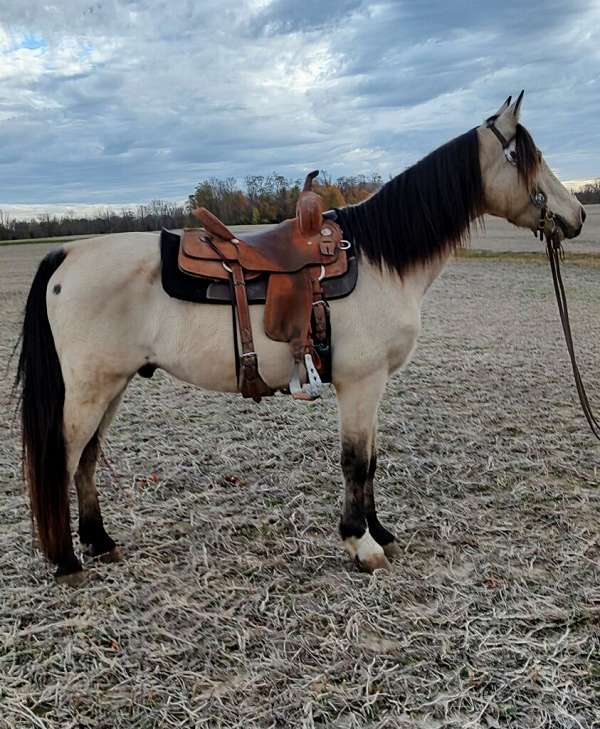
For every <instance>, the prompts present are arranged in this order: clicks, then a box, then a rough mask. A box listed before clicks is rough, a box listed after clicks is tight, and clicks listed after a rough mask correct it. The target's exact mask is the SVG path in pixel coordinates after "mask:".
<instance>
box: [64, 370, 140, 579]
mask: <svg viewBox="0 0 600 729" xmlns="http://www.w3.org/2000/svg"><path fill="white" fill-rule="evenodd" d="M125 385H126V380H124V379H122V378H118V379H117V378H115V379H113V380H112V381H111V382H110V384H109V383H107V384H105V385H104V386H101V385H100V384H99V381H97V382H88V383H85V384H84V383H65V402H64V411H63V432H64V437H65V448H66V456H67V478H68V482H69V483H72V482H73V481H74V480H75V475H76V474H77V471H78V468H79V464H80V462H81V460H82V456H83V454H84V452H85V451H86V447H87V446H88V444H89V443H90V441H93V439H94V437H95V434H96V431H97V430H98V428H99V427H100V425H101V423H102V420H103V418H104V416H105V414H106V411H107V409H108V407H109V405H110V404H111V402H112V401H113V400H114V398H115V397H117V396H118V395H119V393H120V392H121V391H122V390H123V389H124V387H125ZM93 456H94V448H93V445H92V446H91V447H90V450H88V452H87V455H86V458H84V463H83V474H89V470H90V469H91V468H93V466H95V458H93ZM79 481H80V483H83V482H85V481H86V479H85V476H83V480H82V479H81V478H80V479H79ZM94 490H95V485H94ZM98 513H99V510H98ZM67 529H68V530H69V542H70V527H67ZM109 539H110V537H109ZM65 554H66V557H65V559H60V560H58V562H57V570H56V578H57V580H58V581H59V582H66V583H71V584H77V583H79V582H81V579H82V575H81V564H80V562H79V560H78V559H76V558H75V557H74V555H73V549H72V547H71V549H70V552H68V551H65ZM71 556H72V557H73V558H71Z"/></svg>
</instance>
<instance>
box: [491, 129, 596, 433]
mask: <svg viewBox="0 0 600 729" xmlns="http://www.w3.org/2000/svg"><path fill="white" fill-rule="evenodd" d="M488 129H490V130H491V131H492V132H493V133H494V134H495V136H496V138H497V139H498V141H499V142H500V144H501V145H502V148H503V150H504V154H505V156H506V159H507V161H508V162H510V163H511V164H513V165H514V164H516V160H515V158H514V156H513V154H512V152H511V150H510V149H509V147H510V145H511V143H512V141H513V139H514V137H513V139H509V140H507V139H506V137H505V136H504V135H503V134H502V132H500V131H499V129H498V128H497V127H496V126H495V125H494V120H493V119H491V120H490V121H488ZM529 199H530V202H531V203H532V205H534V206H535V207H536V208H538V209H539V211H540V219H539V222H538V227H537V230H535V231H534V233H533V234H534V235H535V236H536V238H537V237H538V235H539V238H540V240H541V241H543V240H544V238H545V239H546V253H547V255H548V260H549V261H550V270H551V271H552V282H553V284H554V293H555V294H556V303H557V304H558V313H559V315H560V322H561V324H562V328H563V332H564V335H565V342H566V344H567V350H568V352H569V359H570V360H571V368H572V369H573V377H574V378H575V387H576V388H577V395H578V396H579V402H580V403H581V409H582V410H583V414H584V415H585V418H586V420H587V422H588V425H589V426H590V430H591V431H592V433H593V435H594V436H595V437H596V438H597V439H598V440H600V422H599V421H598V419H597V418H596V416H595V415H594V412H593V410H592V406H591V405H590V401H589V398H588V396H587V392H586V390H585V386H584V384H583V380H582V379H581V373H580V371H579V366H578V364H577V358H576V356H575V345H574V344H573V334H572V332H571V322H570V319H569V308H568V304H567V294H566V291H565V286H564V284H563V280H562V274H561V270H560V263H561V261H562V260H564V250H563V247H562V243H561V240H560V234H559V228H560V225H561V220H560V217H558V216H557V215H555V214H554V213H553V212H552V211H551V210H550V208H549V207H548V205H547V198H546V195H545V194H544V192H543V191H541V190H539V189H538V190H536V191H533V192H531V194H530V195H529Z"/></svg>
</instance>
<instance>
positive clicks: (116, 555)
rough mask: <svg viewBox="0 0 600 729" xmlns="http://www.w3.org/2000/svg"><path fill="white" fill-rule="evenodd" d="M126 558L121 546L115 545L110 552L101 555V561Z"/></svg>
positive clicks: (118, 560) (115, 560)
mask: <svg viewBox="0 0 600 729" xmlns="http://www.w3.org/2000/svg"><path fill="white" fill-rule="evenodd" d="M123 558H124V555H123V550H122V549H121V547H113V548H112V549H111V550H110V552H104V554H100V555H99V559H100V561H101V562H122V561H123Z"/></svg>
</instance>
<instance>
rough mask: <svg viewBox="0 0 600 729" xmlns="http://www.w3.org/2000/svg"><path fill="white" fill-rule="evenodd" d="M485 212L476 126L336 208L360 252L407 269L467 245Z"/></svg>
mask: <svg viewBox="0 0 600 729" xmlns="http://www.w3.org/2000/svg"><path fill="white" fill-rule="evenodd" d="M483 211H484V202H483V186H482V180H481V168H480V166H479V140H478V136H477V130H476V129H472V130H471V131H469V132H467V133H466V134H462V135H461V136H460V137H456V139H453V140H452V141H450V142H448V143H447V144H444V145H443V146H442V147H440V148H439V149H436V150H435V151H434V152H431V153H430V154H428V155H427V157H425V158H424V159H422V160H421V161H420V162H417V163H416V164H415V165H413V166H412V167H409V168H408V169H407V170H406V171H404V172H402V173H401V174H399V175H397V176H396V177H394V178H393V179H392V180H390V181H389V182H387V183H386V184H385V185H384V186H383V187H382V188H381V189H380V190H378V192H376V193H375V194H374V195H372V196H371V197H370V198H368V199H367V200H365V201H364V202H362V203H359V204H358V205H350V206H348V207H345V208H340V209H339V210H338V211H337V213H338V222H339V224H340V225H341V227H342V230H343V231H344V236H345V237H346V238H348V239H349V240H351V241H353V242H354V244H355V246H356V249H357V251H358V252H359V254H361V255H362V254H364V255H365V256H366V257H367V258H368V259H369V261H371V262H373V263H376V264H378V265H380V266H386V267H387V268H389V269H391V270H394V271H397V272H398V273H400V274H402V273H404V272H405V271H407V270H408V269H410V268H412V267H413V266H414V265H415V264H419V263H426V262H427V261H430V260H432V259H433V258H436V257H439V256H441V255H443V254H444V253H446V252H447V251H449V250H453V249H454V248H456V247H458V246H461V245H463V243H464V242H465V241H466V240H467V239H468V238H469V234H470V225H471V223H472V222H473V221H474V220H475V219H476V218H479V217H480V216H481V215H482V214H483Z"/></svg>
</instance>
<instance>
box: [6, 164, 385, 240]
mask: <svg viewBox="0 0 600 729" xmlns="http://www.w3.org/2000/svg"><path fill="white" fill-rule="evenodd" d="M319 179H320V181H319V182H318V183H314V184H313V189H314V190H315V191H316V192H318V193H319V194H320V195H322V197H323V201H324V205H325V208H326V209H327V208H333V207H342V206H343V205H349V204H352V203H357V202H361V201H362V200H364V199H365V198H367V197H368V196H369V195H371V194H372V193H373V192H375V190H378V189H379V187H381V185H382V182H383V181H382V179H381V177H380V176H379V175H371V176H370V177H366V176H364V175H359V176H355V177H338V178H337V179H336V180H335V181H334V180H333V179H332V178H330V177H329V176H328V175H322V176H321V177H320V178H319ZM302 185H303V181H301V180H289V179H288V178H286V177H283V176H282V175H278V174H272V175H251V176H248V177H245V178H244V180H243V184H240V182H239V181H238V180H237V179H235V178H233V177H228V178H227V179H225V180H222V179H218V178H216V177H211V178H208V179H204V180H201V181H200V182H199V183H198V184H197V185H196V188H195V190H194V192H193V193H192V194H191V195H189V197H188V199H187V202H186V203H185V204H182V205H179V204H177V203H172V202H167V201H164V200H153V201H152V202H150V203H149V204H147V205H138V206H137V207H136V208H135V209H123V210H121V211H119V212H117V211H115V210H110V209H104V210H99V211H98V212H97V213H96V214H95V215H93V216H90V217H86V216H77V215H75V214H74V213H67V214H65V215H60V216H57V215H49V214H45V215H41V216H38V217H35V218H31V219H29V220H17V219H16V218H13V217H11V216H9V215H7V214H6V213H4V212H2V211H1V210H0V240H21V239H27V238H50V237H55V236H58V237H60V236H71V235H99V234H101V233H126V232H131V231H153V230H159V229H160V228H163V227H164V228H183V227H185V226H193V225H198V222H197V221H196V219H195V218H194V217H193V215H192V210H193V209H194V208H196V207H205V208H208V209H209V210H210V211H211V212H212V213H214V214H215V215H216V216H217V217H219V218H220V219H221V220H222V221H223V222H224V223H226V224H227V225H244V224H258V223H279V222H280V221H282V220H285V219H286V218H291V217H293V216H294V214H295V213H294V211H295V208H296V201H297V200H298V195H299V194H300V192H301V190H302Z"/></svg>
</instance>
